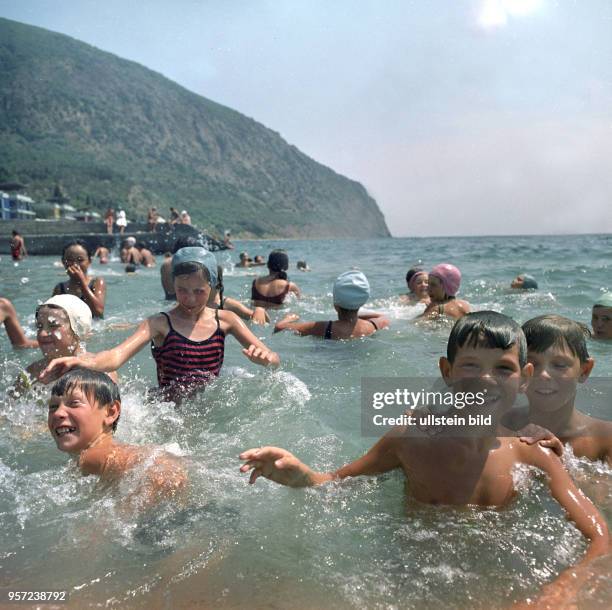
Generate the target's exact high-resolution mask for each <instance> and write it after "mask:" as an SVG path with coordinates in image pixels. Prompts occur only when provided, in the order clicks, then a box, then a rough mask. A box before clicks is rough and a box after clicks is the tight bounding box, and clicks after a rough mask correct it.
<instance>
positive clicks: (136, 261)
mask: <svg viewBox="0 0 612 610" xmlns="http://www.w3.org/2000/svg"><path fill="white" fill-rule="evenodd" d="M120 256H121V262H122V263H130V264H132V265H140V263H141V262H142V257H141V256H140V251H139V250H138V248H137V247H136V238H135V237H127V238H126V239H125V241H124V242H123V244H122V245H121V251H120Z"/></svg>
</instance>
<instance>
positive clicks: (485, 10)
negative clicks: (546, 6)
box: [478, 0, 542, 29]
mask: <svg viewBox="0 0 612 610" xmlns="http://www.w3.org/2000/svg"><path fill="white" fill-rule="evenodd" d="M541 4H542V0H484V2H483V3H482V6H481V8H480V13H479V15H478V23H479V24H480V26H481V27H483V28H485V29H489V28H497V27H502V26H505V25H506V24H507V23H508V18H509V17H525V16H527V15H531V14H532V13H534V12H536V11H537V10H538V9H539V8H540V6H541Z"/></svg>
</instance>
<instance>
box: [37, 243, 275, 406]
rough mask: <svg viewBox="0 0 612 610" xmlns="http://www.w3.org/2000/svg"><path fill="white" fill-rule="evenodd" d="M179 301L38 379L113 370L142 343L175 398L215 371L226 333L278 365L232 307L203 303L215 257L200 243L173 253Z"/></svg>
mask: <svg viewBox="0 0 612 610" xmlns="http://www.w3.org/2000/svg"><path fill="white" fill-rule="evenodd" d="M172 274H173V277H174V288H175V291H176V299H177V306H176V307H175V308H174V309H171V310H170V311H168V312H162V313H159V314H157V315H154V316H151V317H150V318H147V319H146V320H145V321H144V322H142V323H141V324H140V326H139V327H138V329H137V330H136V332H135V333H134V334H133V335H132V336H131V337H129V338H128V339H126V340H125V341H124V342H123V343H121V344H120V345H118V346H117V347H115V348H113V349H110V350H107V351H104V352H100V353H98V354H89V356H87V357H68V358H57V359H55V360H53V361H52V362H51V363H50V364H49V366H48V367H47V368H46V369H45V370H44V371H43V372H42V373H41V375H40V378H41V380H44V379H46V378H47V377H51V376H52V375H53V376H57V375H61V374H63V373H65V372H66V371H68V370H70V369H72V368H74V367H77V366H78V367H82V368H88V369H92V370H96V371H111V370H116V369H118V368H119V367H121V366H122V365H123V364H125V362H127V361H128V360H129V359H130V358H131V357H132V356H134V355H135V354H136V353H137V352H139V351H140V350H141V349H142V348H143V347H144V346H145V345H148V344H151V351H152V354H153V358H154V359H155V363H156V365H157V380H158V384H159V387H160V389H161V390H162V392H163V394H164V395H166V396H167V397H169V398H170V397H171V398H172V400H174V401H175V402H177V401H180V399H181V398H183V397H184V396H185V395H186V394H189V393H190V392H192V391H193V390H195V389H197V388H200V387H202V386H204V385H206V384H207V383H209V382H210V381H211V380H212V379H214V378H215V377H217V376H218V375H219V371H220V370H221V366H222V364H223V354H224V348H225V336H226V335H227V334H232V335H234V336H235V337H236V339H238V341H239V342H240V343H241V344H242V346H243V347H244V349H243V350H242V351H243V353H244V355H245V356H246V357H247V358H248V359H249V360H251V361H252V362H255V363H256V364H261V365H263V366H268V365H275V366H276V365H278V364H279V363H280V359H279V357H278V354H276V353H275V352H272V351H270V350H269V349H268V348H267V347H266V346H265V345H264V344H263V343H262V342H261V341H260V340H259V339H257V337H255V335H254V334H253V333H252V332H251V331H250V330H249V329H248V328H247V326H246V325H245V324H244V322H243V321H242V320H241V319H240V318H239V317H238V316H237V315H236V314H235V313H233V312H231V311H226V310H216V309H211V308H209V307H207V303H208V299H209V296H210V291H211V286H216V284H217V262H216V260H215V257H214V255H213V254H211V253H210V252H208V250H205V249H204V248H199V247H190V248H181V249H180V250H179V251H178V252H177V253H176V254H175V255H174V256H173V258H172Z"/></svg>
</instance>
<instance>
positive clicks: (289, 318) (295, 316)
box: [279, 313, 300, 324]
mask: <svg viewBox="0 0 612 610" xmlns="http://www.w3.org/2000/svg"><path fill="white" fill-rule="evenodd" d="M299 319H300V316H299V315H298V314H297V313H288V314H287V315H286V316H285V317H284V318H283V319H282V320H281V321H280V322H279V324H282V323H283V322H295V321H296V320H299Z"/></svg>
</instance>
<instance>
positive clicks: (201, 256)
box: [172, 246, 217, 288]
mask: <svg viewBox="0 0 612 610" xmlns="http://www.w3.org/2000/svg"><path fill="white" fill-rule="evenodd" d="M182 263H199V264H200V265H202V266H203V267H206V269H207V270H208V275H209V277H210V285H211V286H212V287H213V288H215V287H216V286H217V259H216V258H215V255H214V254H213V253H212V252H209V251H208V250H207V249H206V248H201V247H197V246H190V247H188V248H181V249H180V250H177V252H176V254H175V255H174V256H173V257H172V272H173V273H174V270H175V269H176V267H177V266H178V265H181V264H182Z"/></svg>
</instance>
